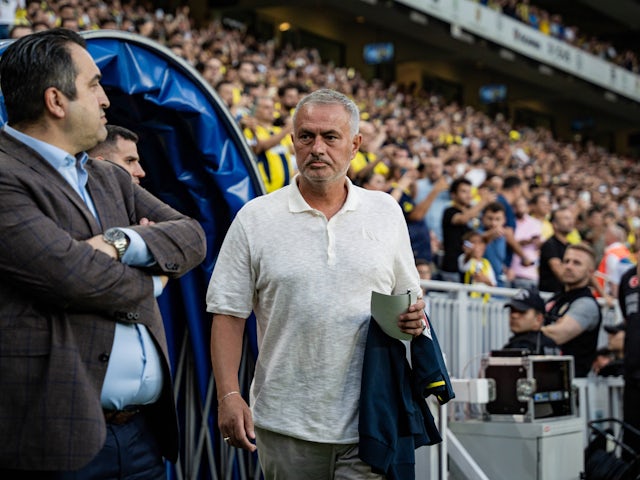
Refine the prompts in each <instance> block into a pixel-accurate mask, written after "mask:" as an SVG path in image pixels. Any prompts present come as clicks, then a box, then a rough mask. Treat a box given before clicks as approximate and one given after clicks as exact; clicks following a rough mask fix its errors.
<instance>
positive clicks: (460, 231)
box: [440, 178, 495, 282]
mask: <svg viewBox="0 0 640 480" xmlns="http://www.w3.org/2000/svg"><path fill="white" fill-rule="evenodd" d="M449 195H450V196H451V201H452V205H451V206H450V207H448V208H447V209H446V210H445V211H444V214H443V215H442V239H443V242H442V243H443V247H444V256H443V258H442V266H441V268H440V278H441V279H442V280H444V281H447V282H460V272H459V270H458V257H459V256H460V255H461V254H462V236H463V235H464V234H465V233H466V232H468V231H469V230H471V227H469V225H468V223H469V222H470V221H471V220H472V219H475V218H477V217H478V215H479V214H480V212H482V210H483V209H484V208H485V207H486V206H487V205H488V204H489V203H491V202H492V201H494V200H495V193H492V192H490V191H489V190H483V191H482V195H484V196H483V197H481V200H480V201H479V202H478V203H476V204H475V205H474V204H473V203H472V198H473V197H472V193H471V182H470V181H469V180H467V179H466V178H457V179H455V180H454V181H453V182H452V183H451V185H450V186H449Z"/></svg>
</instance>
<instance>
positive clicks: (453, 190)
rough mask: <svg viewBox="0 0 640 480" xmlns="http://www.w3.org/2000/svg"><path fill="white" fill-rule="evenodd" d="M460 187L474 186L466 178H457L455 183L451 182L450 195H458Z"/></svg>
mask: <svg viewBox="0 0 640 480" xmlns="http://www.w3.org/2000/svg"><path fill="white" fill-rule="evenodd" d="M460 185H469V186H471V185H472V184H471V182H470V181H469V180H467V179H466V178H464V177H460V178H456V179H455V180H454V181H453V182H451V185H449V193H450V194H456V193H457V192H458V188H460Z"/></svg>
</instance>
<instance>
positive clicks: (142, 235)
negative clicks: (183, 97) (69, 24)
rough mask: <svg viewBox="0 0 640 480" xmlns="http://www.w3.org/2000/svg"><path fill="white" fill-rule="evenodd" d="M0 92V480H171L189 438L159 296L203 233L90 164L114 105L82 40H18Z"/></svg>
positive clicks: (193, 256)
mask: <svg viewBox="0 0 640 480" xmlns="http://www.w3.org/2000/svg"><path fill="white" fill-rule="evenodd" d="M0 86H1V87H2V92H3V95H4V99H5V105H6V109H7V117H8V124H7V125H6V126H5V127H4V128H3V129H2V131H0V271H1V272H2V275H1V276H0V478H19V471H23V470H29V471H32V472H33V471H35V472H38V478H48V479H68V478H79V479H84V478H133V477H135V478H145V479H146V478H149V479H156V478H164V477H165V466H164V459H165V458H166V459H168V460H171V461H175V460H176V458H177V456H178V433H177V418H176V412H175V405H174V401H173V394H172V386H171V378H170V370H169V363H168V354H167V346H166V338H165V332H164V328H163V323H162V319H161V316H160V312H159V309H158V305H157V302H156V299H155V297H156V296H157V295H159V294H160V293H161V292H162V289H163V287H164V286H165V285H166V282H167V281H168V279H169V278H177V277H179V276H180V275H182V274H184V273H186V272H187V271H188V270H190V269H191V268H193V267H195V266H196V265H198V264H199V263H200V262H201V261H202V260H203V258H204V255H205V248H206V247H205V238H204V232H203V230H202V228H201V227H200V225H199V224H198V223H197V222H196V221H195V220H193V219H191V218H188V217H186V216H184V215H182V214H180V213H179V212H177V211H175V210H174V209H172V208H171V207H169V206H168V205H166V204H164V203H162V202H161V201H160V200H158V199H156V198H155V197H153V196H152V195H151V194H150V193H148V192H147V191H145V190H144V189H143V188H141V187H139V186H138V185H135V184H134V183H132V182H131V177H130V176H129V174H128V173H127V172H126V171H125V170H124V169H123V168H121V167H119V166H117V165H115V164H112V163H110V162H104V161H96V160H92V159H89V158H87V155H86V153H84V152H85V151H86V150H88V149H90V148H91V147H93V146H94V145H95V144H97V143H98V142H100V141H102V140H104V139H105V137H106V134H107V132H106V128H105V124H106V117H105V109H106V108H108V106H109V100H108V99H107V96H106V94H105V92H104V90H103V89H102V87H101V85H100V71H99V70H98V68H97V66H96V64H95V63H94V61H93V59H92V58H91V56H90V55H89V53H88V52H87V50H86V45H85V42H84V40H83V38H82V37H80V36H78V35H77V34H75V33H73V32H71V31H69V30H64V29H54V30H48V31H44V32H40V33H35V34H32V35H29V36H27V37H24V38H22V39H20V40H17V41H16V42H14V43H12V44H11V45H10V46H9V47H8V48H7V50H6V51H5V53H4V54H3V56H2V58H1V59H0ZM136 475H137V476H136Z"/></svg>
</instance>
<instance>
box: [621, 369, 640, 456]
mask: <svg viewBox="0 0 640 480" xmlns="http://www.w3.org/2000/svg"><path fill="white" fill-rule="evenodd" d="M622 398H623V404H624V405H623V409H624V411H623V416H624V422H625V423H628V424H629V425H631V426H632V427H634V428H635V429H636V430H640V408H638V405H640V380H637V379H625V385H624V394H623V397H622ZM622 442H623V443H624V444H625V445H627V446H629V447H631V449H633V450H634V451H635V455H634V454H631V453H629V452H627V451H624V450H623V455H622V457H623V458H624V459H625V460H627V461H631V460H634V459H635V458H636V457H637V456H638V455H640V435H637V434H636V433H635V432H632V431H631V430H630V429H625V430H624V432H623V438H622Z"/></svg>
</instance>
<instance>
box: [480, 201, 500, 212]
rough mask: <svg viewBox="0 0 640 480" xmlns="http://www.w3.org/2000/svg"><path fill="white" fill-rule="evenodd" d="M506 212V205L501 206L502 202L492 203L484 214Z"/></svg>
mask: <svg viewBox="0 0 640 480" xmlns="http://www.w3.org/2000/svg"><path fill="white" fill-rule="evenodd" d="M505 211H506V210H505V208H504V205H503V204H501V203H500V202H491V203H490V204H489V205H487V206H486V207H484V210H483V211H482V213H483V214H484V213H485V212H491V213H495V212H505Z"/></svg>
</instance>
